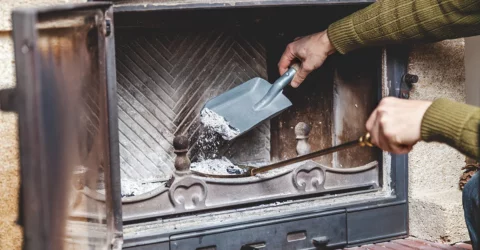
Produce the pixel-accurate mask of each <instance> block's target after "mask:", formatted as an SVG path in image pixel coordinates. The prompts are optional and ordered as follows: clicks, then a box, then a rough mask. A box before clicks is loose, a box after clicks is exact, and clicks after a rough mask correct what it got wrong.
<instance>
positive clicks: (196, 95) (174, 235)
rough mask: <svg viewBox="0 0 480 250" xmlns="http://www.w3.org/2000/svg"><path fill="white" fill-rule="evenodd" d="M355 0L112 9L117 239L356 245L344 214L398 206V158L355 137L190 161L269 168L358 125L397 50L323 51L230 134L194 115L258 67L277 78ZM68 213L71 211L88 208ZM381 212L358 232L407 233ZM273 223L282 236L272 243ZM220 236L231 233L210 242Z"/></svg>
mask: <svg viewBox="0 0 480 250" xmlns="http://www.w3.org/2000/svg"><path fill="white" fill-rule="evenodd" d="M361 7H363V5H360V4H349V5H341V6H340V5H316V6H315V5H312V6H289V7H263V8H226V9H193V10H162V11H158V10H157V11H149V10H148V8H147V9H146V11H137V10H132V11H124V10H123V11H119V12H117V13H115V18H114V21H115V22H114V24H115V29H114V37H115V64H116V72H115V74H116V88H117V95H116V98H117V100H116V103H117V119H118V142H119V145H118V146H119V152H118V156H114V157H118V158H119V166H118V167H119V169H120V173H121V178H120V181H121V189H122V213H123V218H122V219H123V224H124V228H123V230H124V236H125V239H126V242H127V243H126V247H127V248H128V247H131V248H132V249H143V248H142V246H144V245H145V246H146V245H151V244H153V243H154V245H155V246H156V247H159V249H163V248H162V247H167V246H170V248H171V249H247V248H248V247H250V248H252V247H253V248H255V249H257V248H265V249H303V248H302V247H307V246H310V245H311V244H312V243H311V242H314V241H315V242H317V243H316V244H321V245H322V244H323V245H325V244H327V245H328V246H329V247H335V246H345V245H347V244H350V241H347V234H352V238H351V240H352V242H355V240H359V239H356V238H355V237H357V236H358V235H357V234H358V233H357V232H363V231H362V230H361V228H356V226H357V227H358V223H357V222H352V221H350V220H354V219H356V218H357V217H356V216H357V214H358V215H359V214H361V213H363V212H362V211H363V209H366V210H368V212H366V213H367V214H368V216H374V215H375V214H381V213H385V214H403V215H405V214H404V213H403V211H404V210H405V205H404V203H405V197H404V196H403V193H400V194H399V193H398V192H397V189H396V188H398V187H397V186H395V185H397V183H403V182H402V181H404V180H405V178H404V175H403V173H401V172H398V173H397V171H403V170H402V169H403V168H401V167H398V168H395V167H396V166H397V165H399V166H400V165H401V164H405V162H404V158H396V157H392V156H390V155H389V154H387V153H384V152H382V151H380V150H379V149H376V148H363V147H354V148H350V149H347V150H344V151H341V152H337V153H334V154H331V155H325V156H322V157H318V158H315V159H312V160H308V161H304V162H299V163H295V164H291V165H289V166H285V167H283V168H281V169H277V170H273V171H269V172H266V173H262V174H259V175H257V176H251V177H244V178H231V179H222V178H211V177H205V176H201V175H197V174H195V173H194V172H191V171H190V170H195V171H197V172H206V173H213V174H218V173H220V174H225V175H234V174H237V173H238V171H241V169H242V166H246V165H248V166H263V165H268V164H270V163H275V162H278V161H282V160H286V159H290V158H293V157H296V156H298V155H300V154H304V153H306V152H313V151H316V150H320V149H324V148H328V147H331V146H335V145H338V144H341V143H344V142H348V141H351V140H355V139H358V137H360V136H361V135H363V134H364V133H365V127H364V126H365V122H366V120H367V118H368V116H369V114H370V113H371V111H372V110H373V109H374V107H375V106H376V105H377V104H378V102H379V100H380V99H381V97H382V96H385V95H390V94H392V93H395V91H396V87H395V86H397V85H394V86H393V85H392V84H398V83H396V82H395V81H394V80H392V79H394V78H395V79H397V78H398V79H400V78H401V77H400V76H398V74H400V72H403V70H404V68H401V67H398V65H403V64H402V63H403V61H400V62H397V61H396V60H397V58H396V56H395V55H396V54H395V53H399V52H394V53H390V52H389V50H388V49H386V48H370V49H364V50H360V51H356V52H353V53H350V54H348V55H343V56H340V55H333V56H331V57H330V58H329V59H328V60H327V61H326V62H325V64H324V65H323V66H322V67H321V68H320V69H318V70H316V71H315V72H313V73H312V74H311V75H309V77H308V78H307V79H306V81H305V82H304V83H303V84H302V85H301V86H300V87H299V88H296V89H294V88H291V87H287V88H285V89H284V92H283V93H284V95H285V96H287V98H288V99H289V100H290V101H291V102H292V104H293V105H292V106H291V107H290V108H289V109H287V110H285V111H284V112H282V113H281V114H280V115H278V116H277V117H275V118H273V119H271V120H269V121H265V122H263V123H262V124H261V125H260V126H258V127H256V128H255V129H253V130H251V131H250V132H248V133H246V134H245V135H242V136H240V137H238V138H236V139H235V140H233V141H227V140H224V139H222V138H221V136H220V135H218V134H215V133H211V132H209V131H207V130H205V128H204V127H203V126H202V123H201V117H200V113H201V110H202V108H203V105H204V103H205V102H206V101H208V100H209V99H210V98H212V97H215V96H217V95H219V94H221V93H223V92H225V91H226V90H229V89H231V88H233V87H235V86H237V85H239V84H241V83H243V82H245V81H247V80H249V79H251V78H255V77H261V78H264V79H267V80H268V81H269V82H273V81H275V80H276V79H277V78H278V77H279V73H278V68H277V63H278V60H279V58H280V56H281V54H282V53H283V51H284V49H285V47H286V45H287V44H288V43H290V42H291V41H293V40H294V39H295V38H296V37H300V36H305V35H309V34H311V33H314V32H319V31H322V30H324V29H325V28H327V27H328V25H329V24H330V23H332V22H334V21H335V20H338V19H340V18H341V17H343V16H346V15H348V14H349V13H351V12H353V11H355V10H357V9H359V8H361ZM389 53H390V54H389ZM400 54H401V53H400ZM390 55H392V56H390ZM389 60H392V62H391V63H392V66H390V64H389ZM402 67H403V66H402ZM396 178H400V179H398V180H397V179H396ZM399 180H400V181H399ZM402 185H403V184H402ZM103 187H104V185H102V183H101V181H100V183H99V184H98V185H95V186H92V185H90V186H85V187H84V188H83V190H81V192H80V194H81V195H82V197H84V198H85V200H94V201H96V202H98V203H100V204H102V203H103V202H104V200H105V198H104V193H105V190H103ZM402 187H403V186H402ZM402 187H400V188H402ZM84 202H86V201H84ZM359 204H363V205H361V206H360V205H359ZM372 204H375V205H372ZM362 206H363V207H362ZM383 207H385V211H386V210H388V212H384V210H383ZM387 207H388V208H387ZM350 209H352V210H351V211H350ZM355 209H357V210H355ZM373 209H378V211H377V210H373ZM77 212H78V213H77V214H76V216H77V217H79V218H80V217H85V216H86V217H88V216H89V215H88V213H85V212H82V211H80V210H79V211H77ZM74 214H75V213H74ZM362 216H363V215H362ZM368 216H367V217H365V218H368ZM351 218H353V219H351ZM382 218H383V217H382ZM386 218H387V216H385V218H384V220H385V221H382V222H381V223H387V224H389V223H390V224H389V226H387V229H386V230H385V231H382V232H376V231H372V233H371V235H370V234H368V235H367V236H368V237H367V236H365V237H363V236H362V237H363V239H362V240H359V241H362V242H363V241H364V240H365V239H367V240H370V241H371V240H374V238H375V237H380V236H379V235H382V236H381V238H382V237H383V238H385V237H387V238H388V237H396V236H397V235H403V234H404V233H405V231H404V228H405V227H404V225H405V224H404V222H405V220H404V217H402V216H399V217H398V219H396V220H393V221H390V222H389V221H388V220H387V219H386ZM402 218H403V219H402ZM362 220H363V219H362ZM347 222H348V223H347ZM319 224H320V226H318V225H319ZM347 225H348V226H347ZM389 228H391V230H390V229H389ZM249 230H250V231H249ZM405 230H406V229H405ZM377 231H378V230H377ZM269 232H275V235H276V237H278V239H277V240H276V241H272V240H270V238H271V237H273V236H272V235H271V233H269ZM235 234H236V235H238V239H236V238H235V237H234V236H232V235H235ZM280 234H281V235H280ZM384 234H387V236H385V235H384ZM255 236H258V237H255ZM222 237H225V239H228V240H225V241H221V242H220V243H219V242H218V241H217V240H215V239H219V238H222ZM231 237H234V238H235V239H232V238H231ZM324 237H327V238H326V240H320V239H324ZM358 237H360V236H358ZM369 237H370V238H371V239H370V238H369ZM383 238H382V239H383ZM315 239H316V240H315ZM152 242H153V243H152ZM318 242H321V243H318ZM322 242H323V243H322ZM325 242H327V243H325ZM173 246H175V247H173ZM232 246H235V247H233V248H232ZM285 246H288V247H287V248H285ZM281 247H283V248H281ZM305 249H307V248H305Z"/></svg>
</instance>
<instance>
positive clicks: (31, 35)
mask: <svg viewBox="0 0 480 250" xmlns="http://www.w3.org/2000/svg"><path fill="white" fill-rule="evenodd" d="M36 22H37V16H36V14H35V12H33V11H31V10H27V11H13V14H12V26H13V42H14V51H15V67H16V79H17V86H16V89H17V94H18V97H19V99H21V100H22V105H19V106H18V107H16V110H17V112H18V120H19V122H18V133H19V148H20V194H19V215H18V216H19V218H18V224H19V225H21V226H22V230H23V235H24V236H23V239H24V240H23V249H39V250H41V249H47V246H46V245H45V244H46V241H47V240H48V239H49V238H50V236H49V234H48V231H47V230H44V229H45V228H48V220H47V221H45V211H44V210H45V207H44V206H43V202H42V201H44V200H45V199H44V198H45V197H44V194H45V192H44V189H43V188H42V182H43V181H44V180H45V178H44V176H42V171H40V169H41V165H42V163H43V161H42V158H41V153H40V152H39V151H40V150H42V148H38V147H36V146H35V145H37V143H38V140H39V134H40V131H39V127H38V123H39V121H38V119H35V118H36V117H37V116H38V109H36V107H38V105H36V104H37V99H36V98H32V97H33V96H34V95H35V94H34V92H35V91H32V89H34V88H36V87H37V86H38V84H39V83H38V80H39V70H38V66H37V65H38V57H37V56H35V55H36V54H35V51H32V48H33V46H32V45H33V44H34V43H35V41H36V39H37V34H36V30H35V24H36ZM22 48H25V50H26V51H23V52H22ZM29 90H30V91H29ZM34 142H37V143H34ZM44 223H45V224H44ZM42 233H43V235H42Z"/></svg>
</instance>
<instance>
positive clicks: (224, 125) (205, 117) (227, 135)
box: [200, 108, 240, 141]
mask: <svg viewBox="0 0 480 250" xmlns="http://www.w3.org/2000/svg"><path fill="white" fill-rule="evenodd" d="M200 121H201V123H202V124H203V126H205V128H206V129H208V130H212V131H215V132H216V133H218V134H219V135H220V136H222V138H223V139H224V140H227V141H230V140H231V139H233V138H235V137H236V136H237V135H238V134H240V131H239V130H238V129H237V128H234V127H232V126H231V125H230V123H228V121H227V120H225V118H224V117H223V116H221V115H219V114H217V113H215V112H214V111H212V110H210V109H208V108H204V109H203V110H202V112H201V113H200Z"/></svg>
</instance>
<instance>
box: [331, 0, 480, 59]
mask: <svg viewBox="0 0 480 250" xmlns="http://www.w3.org/2000/svg"><path fill="white" fill-rule="evenodd" d="M327 32H328V36H329V38H330V40H331V42H332V44H333V46H334V47H335V48H336V49H337V51H338V52H340V53H342V54H345V53H348V52H350V51H352V50H354V49H357V48H361V47H367V46H374V45H387V44H399V43H414V42H434V41H440V40H444V39H453V38H459V37H468V36H473V35H478V34H480V1H478V0H401V1H399V0H379V1H378V2H376V3H373V4H371V5H370V6H368V7H366V8H364V9H362V10H360V11H357V12H355V13H353V14H352V15H350V16H348V17H346V18H343V19H341V20H339V21H337V22H335V23H333V24H331V25H330V26H329V28H328V31H327Z"/></svg>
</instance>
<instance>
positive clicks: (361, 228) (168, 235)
mask: <svg viewBox="0 0 480 250" xmlns="http://www.w3.org/2000/svg"><path fill="white" fill-rule="evenodd" d="M407 60H408V48H405V47H400V46H392V47H389V48H387V49H386V60H385V61H384V64H385V65H384V67H385V66H386V67H385V68H384V70H385V71H386V72H384V74H385V76H384V77H385V78H384V80H385V81H386V83H388V86H387V87H388V95H390V96H398V94H399V92H400V86H401V83H402V77H403V75H404V74H405V73H406V70H407ZM379 77H383V76H379ZM378 93H379V96H382V89H379V92H378ZM385 155H387V154H384V156H385ZM389 158H390V159H389V160H390V161H391V163H390V165H391V172H390V173H389V176H388V177H390V178H391V183H385V184H386V185H388V184H389V185H390V187H391V192H392V193H391V194H387V195H386V196H383V197H377V198H375V197H374V196H368V192H365V191H360V192H357V193H349V194H345V197H343V198H347V197H348V196H351V197H352V198H354V197H356V198H357V199H356V200H353V199H352V200H348V199H345V201H344V202H337V203H334V204H331V203H329V202H328V199H329V198H328V197H325V198H321V197H318V196H317V197H312V198H309V199H306V200H296V201H294V202H291V204H295V203H297V208H298V207H301V205H302V204H305V205H304V206H305V207H309V208H303V209H297V210H295V209H293V208H291V209H287V208H286V209H284V210H283V211H282V212H281V213H279V214H277V215H273V216H272V215H271V213H270V215H264V216H257V217H251V218H249V217H247V218H242V219H239V220H236V221H235V220H234V221H230V222H228V223H227V222H224V223H218V224H214V223H212V224H211V225H200V226H199V225H194V223H193V222H194V221H195V220H197V221H203V222H205V223H207V221H208V218H211V219H214V218H215V217H220V216H222V215H225V214H228V213H236V212H240V211H244V212H247V211H254V210H259V208H258V207H251V208H245V209H243V210H242V209H240V210H238V209H233V210H228V211H223V212H221V213H219V214H218V215H215V214H212V215H198V216H194V217H189V216H188V215H186V217H185V218H184V219H183V220H182V222H184V221H188V220H190V221H192V226H184V227H181V226H178V228H176V229H175V228H174V229H167V228H162V223H161V222H158V223H157V222H150V223H148V222H144V223H142V222H136V223H133V224H130V225H127V226H126V230H127V233H126V235H125V248H126V249H240V248H241V247H246V246H248V245H250V244H253V243H255V244H256V243H258V242H260V243H264V244H266V246H267V248H270V247H272V249H321V247H318V248H316V247H315V246H313V245H312V242H314V241H316V239H318V237H320V238H322V237H323V238H325V237H326V239H327V240H328V242H327V243H326V244H324V245H323V247H326V248H339V247H346V246H357V245H361V244H368V243H375V242H379V241H385V240H390V239H396V238H402V237H406V236H407V235H408V190H407V185H408V168H407V165H408V157H407V155H391V157H389ZM387 159H388V158H387ZM360 197H363V199H359V198H360ZM315 201H317V203H315ZM321 201H324V203H323V204H322V202H321ZM313 204H316V205H313ZM279 211H280V209H279ZM266 214H268V213H266ZM202 216H203V217H204V218H207V219H202ZM222 218H225V216H224V217H222ZM164 221H165V223H166V224H165V225H167V224H174V223H175V219H172V221H171V222H170V223H168V222H166V221H168V219H164ZM178 222H180V221H178ZM319 223H320V224H319ZM156 224H157V225H156ZM145 228H149V229H148V230H147V229H145ZM298 230H300V231H302V232H303V231H305V232H306V235H307V236H305V239H304V240H303V241H297V242H285V238H284V237H285V236H286V234H288V233H290V232H296V231H298ZM271 231H275V232H278V233H275V234H274V235H272V234H269V233H268V232H271ZM332 231H334V232H337V235H341V236H342V237H340V238H339V237H336V236H335V235H332V234H331V232H332ZM128 232H135V233H133V234H130V233H128ZM252 235H253V236H255V237H253V236H252ZM279 242H283V244H282V245H278V244H279ZM207 247H212V248H207Z"/></svg>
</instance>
